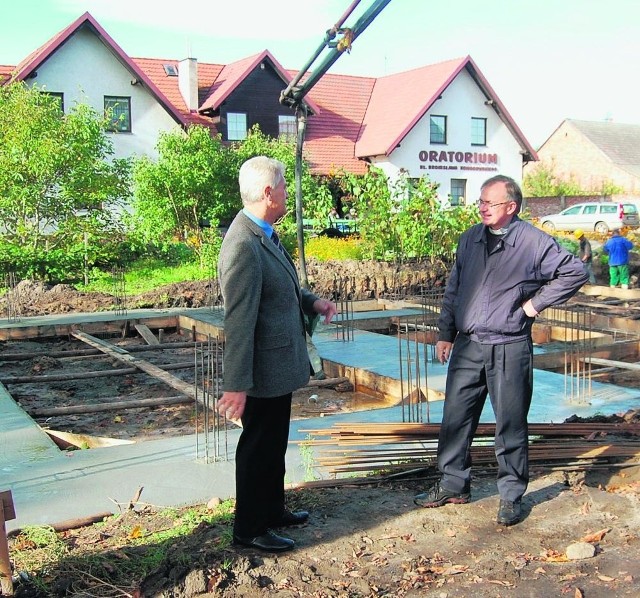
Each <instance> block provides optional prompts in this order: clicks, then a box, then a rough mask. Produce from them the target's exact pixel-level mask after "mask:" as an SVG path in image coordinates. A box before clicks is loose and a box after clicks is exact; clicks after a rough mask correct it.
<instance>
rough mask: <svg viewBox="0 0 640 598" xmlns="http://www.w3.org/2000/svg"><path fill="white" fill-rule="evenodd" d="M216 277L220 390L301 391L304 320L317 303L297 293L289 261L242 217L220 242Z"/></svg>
mask: <svg viewBox="0 0 640 598" xmlns="http://www.w3.org/2000/svg"><path fill="white" fill-rule="evenodd" d="M218 277H219V279H220V285H221V289H222V296H223V298H224V309H225V312H224V337H225V352H224V365H223V372H224V374H223V378H224V381H223V388H224V390H225V391H243V390H244V391H246V392H247V394H248V395H250V396H254V397H276V396H281V395H284V394H287V393H289V392H293V391H294V390H296V389H298V388H300V387H302V386H304V385H305V384H306V383H307V382H308V380H309V373H310V370H309V356H308V353H307V345H306V337H305V328H304V315H305V314H307V315H313V314H314V311H313V303H314V301H316V299H318V297H316V296H315V295H314V294H313V293H310V292H309V291H307V290H305V289H301V288H300V282H299V280H298V274H297V272H296V269H295V266H294V264H293V262H292V261H291V258H290V257H289V256H288V255H286V256H285V255H284V254H283V253H282V252H281V251H280V250H279V249H278V248H277V247H276V245H275V244H274V243H273V241H272V240H271V239H269V238H268V237H267V236H266V235H265V233H264V231H263V230H262V229H261V228H260V227H259V226H258V225H257V224H256V223H255V222H253V221H252V220H251V219H250V218H248V217H247V216H246V215H245V214H244V213H243V212H239V213H238V214H237V215H236V217H235V218H234V220H233V222H232V223H231V226H230V227H229V230H228V232H227V234H226V235H225V238H224V241H223V242H222V248H221V250H220V258H219V260H218Z"/></svg>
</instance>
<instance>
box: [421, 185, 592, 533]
mask: <svg viewBox="0 0 640 598" xmlns="http://www.w3.org/2000/svg"><path fill="white" fill-rule="evenodd" d="M521 206H522V192H521V190H520V187H519V186H518V184H517V183H516V182H515V181H514V180H513V179H511V178H509V177H506V176H502V175H497V176H494V177H492V178H490V179H489V180H487V181H485V183H484V184H483V185H482V188H481V193H480V199H479V200H478V208H479V211H480V217H481V219H482V222H481V224H476V225H475V226H472V227H471V228H470V229H468V230H467V231H465V232H464V233H463V234H462V236H461V237H460V240H459V243H458V251H457V255H456V259H455V264H454V266H453V270H452V272H451V275H450V276H449V280H448V282H447V286H446V290H445V294H444V299H443V303H442V309H441V311H440V317H439V320H438V328H439V334H438V342H437V343H436V349H435V350H436V356H437V358H438V360H439V361H440V362H441V363H443V364H444V363H446V362H447V361H448V360H449V358H451V361H450V363H449V370H448V373H447V382H446V390H445V400H444V408H443V414H442V424H441V426H440V435H439V439H438V469H439V470H440V474H441V478H440V481H439V482H438V483H437V484H436V485H435V486H434V487H433V488H431V489H430V490H429V491H427V492H425V493H423V494H419V495H417V496H416V497H415V498H414V502H415V503H416V504H417V505H419V506H421V507H441V506H443V505H445V504H447V503H467V502H469V499H470V496H471V494H470V486H471V454H470V449H471V443H472V441H473V437H474V435H475V432H476V428H477V426H478V422H479V421H480V415H481V413H482V410H483V407H484V404H485V401H486V398H487V395H488V396H489V397H490V399H491V406H492V407H493V411H494V414H495V421H496V435H495V454H496V458H497V461H498V491H499V494H500V506H499V509H498V515H497V522H498V523H499V524H501V525H505V526H508V525H514V524H516V523H518V522H519V521H520V519H521V517H522V513H521V500H522V496H523V494H524V493H525V490H526V489H527V484H528V482H529V463H528V454H529V453H528V447H529V444H528V443H529V434H528V428H527V415H528V412H529V406H530V404H531V396H532V391H533V347H532V339H531V328H532V326H533V323H534V321H535V317H536V316H537V315H538V314H539V313H540V312H541V311H542V310H544V309H546V308H547V307H549V306H551V305H558V304H559V303H563V302H564V301H566V300H567V299H569V298H570V297H571V296H573V295H574V294H575V293H576V292H577V291H578V289H579V288H580V287H581V286H582V285H583V284H584V283H585V282H586V281H587V274H586V272H585V271H584V268H583V266H582V264H581V262H580V260H579V259H578V258H577V257H576V256H575V255H572V254H571V253H569V252H568V251H567V250H565V249H563V248H562V247H560V245H558V243H557V242H556V240H555V239H554V238H553V237H550V236H549V235H547V234H546V233H545V232H543V231H541V230H539V229H537V228H535V227H534V226H532V225H531V224H529V223H527V222H524V221H523V220H520V218H518V213H519V212H520V208H521Z"/></svg>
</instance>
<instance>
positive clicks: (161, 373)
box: [72, 331, 204, 405]
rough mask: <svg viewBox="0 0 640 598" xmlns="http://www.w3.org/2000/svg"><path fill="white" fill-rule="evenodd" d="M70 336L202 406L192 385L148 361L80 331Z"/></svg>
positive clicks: (200, 399)
mask: <svg viewBox="0 0 640 598" xmlns="http://www.w3.org/2000/svg"><path fill="white" fill-rule="evenodd" d="M72 334H73V336H74V337H75V338H77V339H79V340H81V341H83V342H85V343H87V344H88V345H90V346H91V347H94V348H96V349H100V350H101V351H103V352H104V353H106V354H107V355H110V356H111V357H113V358H114V359H117V360H118V361H122V362H123V363H128V364H130V365H132V366H133V367H135V368H137V369H139V370H142V371H143V372H146V373H147V374H149V375H150V376H153V377H154V378H157V379H158V380H160V381H162V382H164V383H165V384H167V385H168V386H170V387H171V388H173V389H175V390H177V391H178V392H181V393H182V394H184V395H186V396H188V397H191V398H193V399H194V400H196V401H199V402H200V403H202V404H203V405H204V397H203V396H202V395H201V394H199V393H197V392H196V388H195V386H194V385H193V384H187V383H186V382H183V381H182V380H180V379H179V378H176V377H175V376H172V375H171V374H169V373H168V372H166V371H165V370H162V369H160V368H159V367H157V366H155V365H153V364H151V363H149V362H148V361H145V360H143V359H139V358H137V357H135V356H133V355H130V354H129V353H127V352H126V351H125V350H124V349H121V348H120V347H115V346H113V345H111V344H109V343H106V342H104V341H102V340H100V339H99V338H95V337H93V336H90V335H89V334H86V333H84V332H80V331H74V332H72Z"/></svg>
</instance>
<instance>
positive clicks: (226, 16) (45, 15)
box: [0, 0, 640, 148]
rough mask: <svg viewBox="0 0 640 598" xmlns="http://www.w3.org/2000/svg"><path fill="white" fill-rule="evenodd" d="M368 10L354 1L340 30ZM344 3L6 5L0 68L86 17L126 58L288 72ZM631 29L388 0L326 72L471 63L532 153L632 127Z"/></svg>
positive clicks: (497, 8)
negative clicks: (595, 127) (589, 131)
mask: <svg viewBox="0 0 640 598" xmlns="http://www.w3.org/2000/svg"><path fill="white" fill-rule="evenodd" d="M372 3H373V0H361V1H360V3H359V4H358V5H357V7H356V8H355V10H354V12H353V13H352V15H351V16H350V17H349V18H348V19H347V21H346V25H352V24H353V23H355V21H356V20H357V19H358V18H359V17H360V16H361V15H362V13H363V12H364V11H365V10H366V9H367V8H368V7H370V6H371V5H372ZM352 4H353V1H352V0H313V1H305V2H300V3H298V4H296V3H294V2H291V0H269V1H268V2H256V1H255V0H232V1H231V2H224V3H223V2H221V1H215V0H214V1H212V0H188V2H185V3H182V4H179V3H173V4H172V3H162V2H158V1H157V0H154V1H150V0H135V1H132V0H5V2H3V5H2V33H1V35H0V64H10V65H15V64H17V63H18V62H20V61H21V60H22V59H24V58H25V57H26V56H27V55H28V54H29V53H30V52H32V51H33V50H34V49H36V48H37V47H38V46H40V45H42V44H43V43H45V42H46V41H47V40H48V39H49V38H51V37H52V36H53V35H55V34H56V33H58V32H59V31H60V30H62V29H64V28H65V27H66V26H67V25H69V24H70V23H71V22H72V21H74V20H75V19H76V18H78V17H79V16H80V15H82V14H83V13H84V12H85V11H88V12H90V13H91V14H92V15H93V17H94V18H95V19H96V20H97V21H98V22H99V23H100V24H101V25H102V27H104V29H105V30H106V31H107V33H109V35H110V36H111V37H112V38H113V39H114V40H115V41H116V43H118V44H119V45H120V46H121V47H122V49H123V50H124V51H125V52H126V53H127V54H129V55H130V56H131V57H143V58H171V59H182V58H185V57H187V56H192V57H195V58H197V59H198V60H199V61H201V62H211V63H218V64H227V63H229V62H233V61H236V60H239V59H241V58H245V57H247V56H250V55H252V54H256V53H259V52H261V51H262V50H269V51H270V52H271V53H272V54H273V56H274V57H275V58H276V60H278V61H279V62H280V64H282V66H283V67H285V68H288V69H293V70H297V69H300V68H302V67H303V66H304V65H305V63H306V62H307V61H308V60H309V59H310V58H311V57H312V55H313V54H314V52H315V51H316V50H317V49H318V47H319V46H320V44H321V43H322V41H323V39H324V35H325V32H326V30H327V29H329V28H330V27H331V26H332V25H333V24H334V23H336V21H338V20H339V18H340V17H341V16H342V15H343V14H344V13H345V11H347V9H348V8H349V7H351V6H352ZM638 23H640V2H639V1H638V0H608V1H606V2H604V1H603V0H536V2H520V1H511V2H507V1H506V0H483V1H479V0H457V1H456V2H442V1H440V2H435V1H430V0H391V1H390V2H389V4H388V5H387V6H386V7H385V8H384V9H383V10H382V12H381V13H380V14H379V15H378V16H377V18H376V19H375V20H374V21H373V23H371V25H369V27H368V28H367V29H366V30H365V31H364V32H363V33H362V34H361V36H360V37H359V38H358V39H357V40H356V41H355V42H354V43H353V47H352V50H351V53H350V54H345V55H342V56H341V57H340V58H339V59H338V60H337V62H336V63H335V64H334V65H333V66H332V67H331V70H330V71H329V72H331V73H341V74H348V75H357V76H363V77H381V76H384V75H388V74H393V73H397V72H400V71H404V70H409V69H413V68H417V67H420V66H424V65H427V64H433V63H436V62H440V61H443V60H450V59H452V58H460V57H464V56H467V55H470V56H471V57H472V58H473V60H474V61H475V63H476V64H477V66H478V68H480V70H481V71H482V72H483V74H484V75H485V77H486V78H487V80H488V81H489V83H490V84H491V86H492V87H493V89H494V90H495V92H496V93H497V94H498V96H499V97H500V99H501V100H502V102H503V103H504V105H505V107H506V108H507V110H509V112H510V114H511V116H512V117H513V118H514V120H515V121H516V123H517V124H518V126H519V127H520V128H521V129H522V131H523V133H524V135H525V136H526V137H527V139H528V141H529V142H530V143H531V144H532V145H533V146H534V147H535V148H538V147H539V146H540V145H541V144H542V143H543V142H544V141H545V140H546V139H547V137H549V135H551V133H553V131H554V130H555V129H556V128H557V127H558V126H559V125H560V123H561V122H562V121H563V120H564V119H565V118H574V119H582V120H592V121H601V120H605V119H611V120H613V121H614V122H620V123H631V124H640V84H639V83H638V76H637V73H636V70H637V64H638V60H639V59H640V35H638ZM321 58H322V57H321ZM317 65H318V62H316V63H314V65H313V66H317ZM413 91H414V90H403V92H404V93H412V92H413Z"/></svg>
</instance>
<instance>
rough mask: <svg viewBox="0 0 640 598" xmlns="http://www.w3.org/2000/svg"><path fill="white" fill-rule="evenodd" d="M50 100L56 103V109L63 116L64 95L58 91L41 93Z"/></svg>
mask: <svg viewBox="0 0 640 598" xmlns="http://www.w3.org/2000/svg"><path fill="white" fill-rule="evenodd" d="M41 93H43V94H45V95H47V96H49V97H50V98H54V99H55V100H57V102H58V108H60V113H61V114H64V94H63V93H61V92H59V91H43V92H41Z"/></svg>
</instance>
